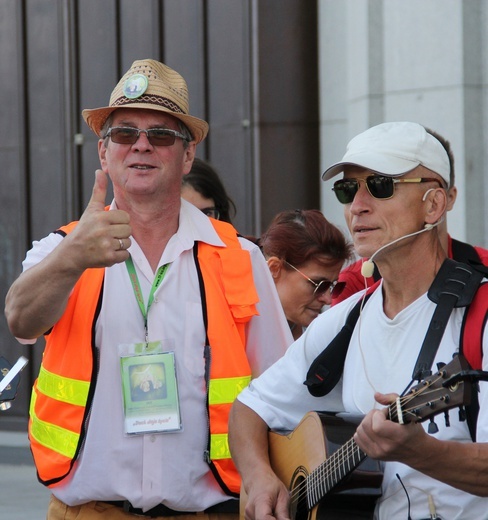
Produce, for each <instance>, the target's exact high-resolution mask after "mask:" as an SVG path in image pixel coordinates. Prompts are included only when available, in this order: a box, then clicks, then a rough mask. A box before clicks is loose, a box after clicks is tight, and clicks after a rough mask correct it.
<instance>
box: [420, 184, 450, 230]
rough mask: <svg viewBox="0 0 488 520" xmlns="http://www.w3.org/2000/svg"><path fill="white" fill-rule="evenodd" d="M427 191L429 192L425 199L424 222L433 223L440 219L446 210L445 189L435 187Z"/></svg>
mask: <svg viewBox="0 0 488 520" xmlns="http://www.w3.org/2000/svg"><path fill="white" fill-rule="evenodd" d="M429 191H430V193H429V194H428V196H427V197H426V201H425V202H427V207H426V210H425V211H426V213H425V223H426V224H435V223H436V222H438V221H439V220H441V218H442V217H444V216H445V214H446V212H447V211H448V209H447V207H448V198H447V193H446V190H445V189H443V188H436V189H432V191H431V190H429Z"/></svg>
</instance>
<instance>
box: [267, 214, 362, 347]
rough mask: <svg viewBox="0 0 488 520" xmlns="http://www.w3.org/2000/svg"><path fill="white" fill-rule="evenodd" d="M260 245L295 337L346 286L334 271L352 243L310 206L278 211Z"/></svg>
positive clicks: (339, 267) (338, 270)
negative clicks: (339, 280) (305, 208)
mask: <svg viewBox="0 0 488 520" xmlns="http://www.w3.org/2000/svg"><path fill="white" fill-rule="evenodd" d="M259 245H260V247H261V249H262V251H263V254H264V256H265V257H266V260H267V262H268V267H269V269H270V271H271V275H272V277H273V280H274V282H275V285H276V289H277V291H278V295H279V297H280V300H281V304H282V306H283V310H284V312H285V316H286V319H287V320H288V323H289V325H290V328H291V331H292V334H293V337H294V339H297V338H298V337H300V336H301V335H302V332H303V329H304V328H305V327H308V325H310V323H311V322H312V320H313V319H314V318H316V317H317V316H318V315H319V314H320V312H321V310H322V308H323V306H324V305H330V304H331V301H332V297H333V295H338V294H339V293H340V292H341V291H342V289H343V288H344V285H345V284H343V283H338V282H337V277H338V276H339V272H340V270H341V269H342V266H343V265H344V262H346V261H347V260H350V259H351V255H352V249H351V245H350V244H349V243H348V242H347V241H346V238H345V236H344V235H343V233H342V232H341V231H340V230H339V229H338V228H337V227H336V226H334V225H333V224H331V223H330V222H329V221H327V220H326V218H325V217H324V215H323V214H322V213H321V212H320V211H318V210H314V209H311V210H299V209H297V210H289V211H282V212H281V213H278V214H277V215H276V216H275V217H274V219H273V221H272V222H271V224H270V226H269V227H268V229H267V230H266V231H265V232H264V233H263V235H262V236H261V239H260V241H259Z"/></svg>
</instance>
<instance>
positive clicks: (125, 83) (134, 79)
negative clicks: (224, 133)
mask: <svg viewBox="0 0 488 520" xmlns="http://www.w3.org/2000/svg"><path fill="white" fill-rule="evenodd" d="M189 105H190V103H189V96H188V87H187V85H186V81H185V80H184V79H183V77H182V76H181V75H180V74H178V72H176V71H174V70H173V69H171V68H169V67H168V66H167V65H164V63H160V62H159V61H156V60H149V59H146V60H137V61H135V62H134V63H133V64H132V66H131V68H130V69H129V70H128V71H127V72H126V73H125V74H124V76H123V77H122V79H121V80H120V81H119V82H118V83H117V86H116V87H115V88H114V90H113V92H112V95H111V96H110V102H109V106H107V107H101V108H92V109H86V110H83V112H82V115H83V119H84V120H85V121H86V124H87V125H88V126H89V127H90V128H91V129H92V130H93V131H94V132H95V133H96V134H97V135H98V136H99V137H102V136H101V135H100V132H101V129H102V127H103V125H104V124H105V121H106V120H107V118H108V116H109V115H110V114H111V113H112V112H113V111H114V110H117V108H145V109H148V110H159V111H160V112H167V113H168V114H171V115H172V116H173V117H176V118H177V119H180V120H181V121H182V122H183V123H184V124H185V125H186V126H187V127H188V129H189V130H190V132H191V134H192V136H193V139H194V140H195V141H196V143H197V144H198V143H199V142H200V141H202V140H203V139H205V136H206V135H207V132H208V123H207V122H206V121H203V119H198V118H197V117H193V116H191V115H189Z"/></svg>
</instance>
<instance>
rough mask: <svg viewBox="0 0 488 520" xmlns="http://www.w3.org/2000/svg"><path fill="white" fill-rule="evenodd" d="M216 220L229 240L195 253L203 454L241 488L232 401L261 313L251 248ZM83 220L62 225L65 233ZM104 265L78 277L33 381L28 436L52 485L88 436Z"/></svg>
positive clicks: (231, 486) (230, 490)
mask: <svg viewBox="0 0 488 520" xmlns="http://www.w3.org/2000/svg"><path fill="white" fill-rule="evenodd" d="M211 220H212V224H213V225H214V227H215V229H216V231H217V233H218V234H219V236H220V238H221V239H222V241H223V242H224V243H225V244H226V246H227V247H216V246H211V245H209V244H206V243H203V242H197V243H196V244H195V248H194V257H195V262H196V267H197V273H198V278H199V281H200V290H201V294H202V308H203V316H204V320H205V326H206V331H207V338H206V345H205V359H206V365H207V366H206V371H205V373H206V374H207V377H206V379H207V381H206V382H207V407H208V415H209V425H208V428H209V441H208V446H207V450H206V453H205V454H204V456H205V458H206V460H207V462H208V463H209V465H210V468H211V470H212V472H213V474H214V475H215V477H216V479H217V481H218V482H219V484H220V485H221V487H222V489H223V490H224V491H225V492H226V493H227V494H229V495H231V496H236V495H238V493H239V490H240V477H239V475H238V472H237V470H236V468H235V466H234V464H233V462H232V460H231V458H230V451H229V445H228V427H227V424H228V417H229V411H230V407H231V405H232V403H233V401H234V400H235V398H236V397H237V395H238V394H239V393H240V391H241V390H242V389H243V388H245V387H246V386H247V385H248V384H249V381H250V379H251V369H250V366H249V362H248V360H247V356H246V351H245V345H246V336H245V326H246V324H247V322H248V321H249V320H250V319H251V317H252V316H254V315H257V314H258V312H257V310H256V303H257V302H258V295H257V292H256V289H255V286H254V280H253V276H252V265H251V260H250V255H249V252H248V251H245V250H243V249H242V247H241V245H240V243H239V240H238V238H237V234H236V231H235V229H234V228H233V227H232V226H231V225H230V224H227V223H225V222H220V221H216V220H213V219H211ZM76 224H77V222H72V223H71V224H69V225H67V226H65V227H63V228H61V229H60V230H59V232H60V233H63V234H67V233H69V232H70V231H72V229H73V228H74V226H75V225H76ZM104 273H105V269H103V268H95V269H87V270H86V271H85V272H84V273H83V275H82V276H81V277H80V279H79V280H78V282H77V283H76V285H75V287H74V289H73V292H72V294H71V296H70V298H69V300H68V304H67V307H66V310H65V312H64V314H63V316H62V317H61V318H60V320H59V321H58V322H57V323H56V324H55V325H54V327H53V328H52V329H51V331H50V332H49V333H48V334H46V348H45V351H44V355H43V360H42V364H41V368H40V372H39V376H38V378H37V380H36V381H35V382H34V386H33V389H32V398H31V405H30V420H29V439H30V443H31V450H32V453H33V455H34V461H35V464H36V468H37V473H38V478H39V480H40V481H41V482H42V483H43V484H44V485H46V486H49V487H53V486H55V485H56V484H57V483H59V482H61V481H62V480H63V479H64V478H65V477H66V476H67V475H68V474H69V473H70V471H71V469H72V467H73V465H74V463H75V461H76V459H77V458H78V455H79V452H80V449H81V446H82V443H83V440H84V438H85V433H86V432H85V428H86V418H87V414H88V412H89V409H90V407H91V402H92V399H93V394H94V391H95V385H96V378H97V372H98V369H97V366H96V359H97V356H96V347H95V323H96V319H97V317H98V314H99V311H100V307H101V305H102V293H103V291H102V284H103V279H104Z"/></svg>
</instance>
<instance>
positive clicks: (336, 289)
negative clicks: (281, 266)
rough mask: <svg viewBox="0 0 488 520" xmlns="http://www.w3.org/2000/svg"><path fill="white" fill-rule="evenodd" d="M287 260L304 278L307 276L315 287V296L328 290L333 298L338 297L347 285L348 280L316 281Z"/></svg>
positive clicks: (321, 294)
mask: <svg viewBox="0 0 488 520" xmlns="http://www.w3.org/2000/svg"><path fill="white" fill-rule="evenodd" d="M285 262H286V263H287V265H289V266H290V267H291V268H292V269H294V270H295V271H296V272H297V273H299V274H301V275H302V276H303V277H304V278H306V279H307V280H308V281H309V282H310V283H311V284H312V285H313V286H314V287H315V289H314V291H313V296H314V298H318V297H319V296H323V295H324V293H326V292H327V291H330V295H331V296H332V298H337V297H338V296H339V295H340V294H341V292H342V291H343V290H344V287H346V282H338V281H337V280H336V281H335V282H331V281H330V280H320V282H314V281H313V280H312V279H311V278H309V277H308V276H307V275H306V274H305V273H302V272H301V271H300V270H299V269H297V268H296V267H295V266H294V265H292V264H290V262H287V261H286V260H285Z"/></svg>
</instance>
